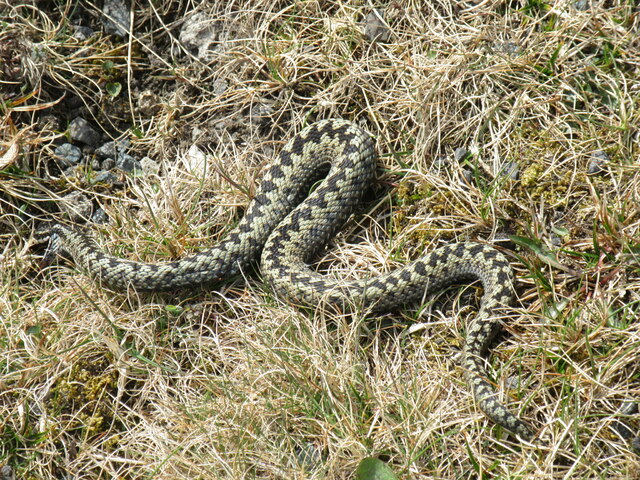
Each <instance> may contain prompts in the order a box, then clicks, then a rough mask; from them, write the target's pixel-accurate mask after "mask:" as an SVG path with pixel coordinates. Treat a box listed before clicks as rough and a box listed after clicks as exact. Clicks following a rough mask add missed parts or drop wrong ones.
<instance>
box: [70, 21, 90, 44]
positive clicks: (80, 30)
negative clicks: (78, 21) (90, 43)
mask: <svg viewBox="0 0 640 480" xmlns="http://www.w3.org/2000/svg"><path fill="white" fill-rule="evenodd" d="M94 33H95V32H94V31H93V30H92V29H91V28H89V27H83V26H82V25H74V26H73V38H75V39H76V40H78V41H80V42H84V41H85V40H87V39H88V38H91V36H92V35H93V34H94Z"/></svg>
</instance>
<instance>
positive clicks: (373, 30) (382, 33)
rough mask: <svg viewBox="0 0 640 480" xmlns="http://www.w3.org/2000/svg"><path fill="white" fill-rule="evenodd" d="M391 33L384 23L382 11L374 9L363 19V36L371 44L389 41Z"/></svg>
mask: <svg viewBox="0 0 640 480" xmlns="http://www.w3.org/2000/svg"><path fill="white" fill-rule="evenodd" d="M390 35H391V31H390V30H389V26H388V25H387V23H386V22H385V21H384V10H380V9H377V8H376V9H374V10H373V11H372V12H370V13H369V14H368V15H367V16H366V17H365V19H364V36H365V37H366V38H367V40H369V41H370V42H371V43H376V42H381V43H385V42H388V41H389V37H390Z"/></svg>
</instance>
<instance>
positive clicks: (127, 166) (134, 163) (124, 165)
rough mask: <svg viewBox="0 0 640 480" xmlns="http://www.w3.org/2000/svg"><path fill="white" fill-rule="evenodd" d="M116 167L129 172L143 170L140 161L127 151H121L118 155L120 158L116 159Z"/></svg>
mask: <svg viewBox="0 0 640 480" xmlns="http://www.w3.org/2000/svg"><path fill="white" fill-rule="evenodd" d="M116 167H117V168H119V169H120V170H122V171H124V172H128V173H133V172H136V171H138V172H141V171H142V166H141V165H140V162H139V161H138V160H136V159H135V158H133V157H132V156H131V155H128V154H126V153H121V154H120V155H118V158H117V159H116Z"/></svg>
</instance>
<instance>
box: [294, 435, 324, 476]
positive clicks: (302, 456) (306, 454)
mask: <svg viewBox="0 0 640 480" xmlns="http://www.w3.org/2000/svg"><path fill="white" fill-rule="evenodd" d="M295 452H296V460H297V462H298V465H300V466H301V467H302V468H304V469H305V470H306V471H307V472H313V471H315V470H317V469H318V468H319V467H321V466H322V454H321V453H320V451H319V450H318V448H317V447H316V446H315V445H314V444H313V443H310V442H307V443H305V444H304V445H302V446H298V447H296V448H295Z"/></svg>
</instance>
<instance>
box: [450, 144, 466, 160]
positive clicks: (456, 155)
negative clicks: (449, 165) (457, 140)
mask: <svg viewBox="0 0 640 480" xmlns="http://www.w3.org/2000/svg"><path fill="white" fill-rule="evenodd" d="M468 155H469V150H467V149H466V148H464V147H458V148H456V150H455V152H453V159H454V160H455V161H456V162H461V161H462V160H464V159H466V158H467V156H468Z"/></svg>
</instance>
